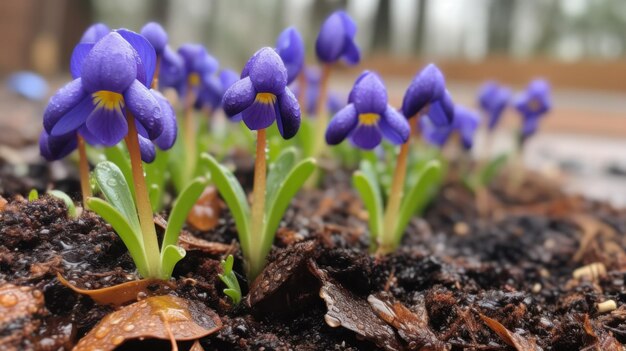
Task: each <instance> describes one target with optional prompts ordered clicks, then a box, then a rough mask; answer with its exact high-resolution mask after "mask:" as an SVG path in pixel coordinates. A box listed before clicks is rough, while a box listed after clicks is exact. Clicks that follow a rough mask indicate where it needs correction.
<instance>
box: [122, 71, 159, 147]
mask: <svg viewBox="0 0 626 351" xmlns="http://www.w3.org/2000/svg"><path fill="white" fill-rule="evenodd" d="M124 101H125V102H126V108H127V109H128V110H129V111H130V112H131V113H132V114H133V116H135V118H136V119H137V120H138V121H139V122H141V124H142V125H143V126H144V127H146V130H147V131H148V136H149V137H150V139H156V138H157V137H158V136H159V135H161V133H162V132H163V119H162V117H161V107H160V106H159V102H158V101H157V100H156V99H155V98H154V96H153V95H152V94H151V93H150V90H148V88H146V87H145V86H144V85H143V84H141V83H140V82H139V81H138V80H135V81H134V82H133V83H132V84H131V85H130V87H128V89H127V90H126V92H124Z"/></svg>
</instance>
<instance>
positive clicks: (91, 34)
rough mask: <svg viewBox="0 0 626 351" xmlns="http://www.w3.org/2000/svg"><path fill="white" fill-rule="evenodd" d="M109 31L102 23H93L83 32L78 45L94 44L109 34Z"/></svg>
mask: <svg viewBox="0 0 626 351" xmlns="http://www.w3.org/2000/svg"><path fill="white" fill-rule="evenodd" d="M110 32H111V29H109V27H108V26H107V25H106V24H104V23H94V24H92V25H91V26H89V28H87V29H86V30H85V32H84V33H83V36H82V37H81V38H80V41H79V43H87V44H95V43H96V42H97V41H98V40H100V39H102V38H104V36H105V35H107V34H109V33H110Z"/></svg>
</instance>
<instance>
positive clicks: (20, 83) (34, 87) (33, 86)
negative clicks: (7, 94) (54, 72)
mask: <svg viewBox="0 0 626 351" xmlns="http://www.w3.org/2000/svg"><path fill="white" fill-rule="evenodd" d="M7 86H8V87H9V90H11V91H13V92H14V93H16V94H19V95H21V96H23V97H25V98H27V99H30V100H33V101H40V100H43V99H44V98H45V97H46V94H48V88H49V87H48V83H47V82H46V80H45V79H43V77H42V76H40V75H39V74H37V73H34V72H29V71H22V72H15V73H13V74H11V75H10V76H9V78H8V79H7Z"/></svg>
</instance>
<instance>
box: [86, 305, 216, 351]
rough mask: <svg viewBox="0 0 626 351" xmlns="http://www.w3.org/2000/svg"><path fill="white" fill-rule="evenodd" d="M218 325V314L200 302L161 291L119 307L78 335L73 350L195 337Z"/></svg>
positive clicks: (214, 330)
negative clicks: (147, 340) (144, 340)
mask: <svg viewBox="0 0 626 351" xmlns="http://www.w3.org/2000/svg"><path fill="white" fill-rule="evenodd" d="M221 327H222V321H221V320H220V318H219V316H218V315H217V314H216V313H215V312H213V311H212V310H210V309H209V308H208V307H206V306H205V305H204V304H201V303H198V302H194V301H189V300H185V299H182V298H180V297H175V296H170V295H165V296H154V297H149V298H147V299H145V300H142V301H139V302H135V303H134V304H132V305H129V306H126V307H123V308H122V309H120V310H118V311H115V312H113V313H111V314H109V315H107V316H106V317H104V318H103V319H102V320H101V321H100V323H98V324H97V325H96V326H95V327H94V328H93V329H92V330H91V331H90V332H89V333H88V334H87V335H85V337H83V338H82V339H80V341H79V342H78V344H77V345H76V347H75V348H74V351H95V350H102V351H107V350H113V349H115V348H116V347H118V346H119V345H121V344H123V343H124V342H125V341H128V340H136V339H139V340H143V339H161V340H170V341H171V342H172V349H176V341H188V340H197V339H199V338H202V337H205V336H207V335H209V334H212V333H215V332H216V331H218V330H220V328H221Z"/></svg>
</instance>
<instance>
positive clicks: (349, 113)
mask: <svg viewBox="0 0 626 351" xmlns="http://www.w3.org/2000/svg"><path fill="white" fill-rule="evenodd" d="M358 122H359V119H358V114H357V112H356V109H355V108H354V104H348V105H347V106H346V107H344V108H342V109H341V110H339V112H337V113H336V114H335V116H333V118H332V119H331V120H330V123H329V124H328V127H327V128H326V143H328V144H329V145H337V144H339V143H341V142H342V141H343V140H344V139H345V138H346V137H347V136H348V135H349V134H350V133H351V132H352V131H353V130H354V128H356V126H357V123H358Z"/></svg>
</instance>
